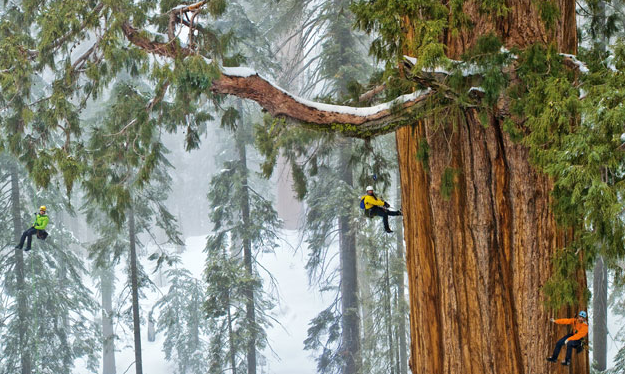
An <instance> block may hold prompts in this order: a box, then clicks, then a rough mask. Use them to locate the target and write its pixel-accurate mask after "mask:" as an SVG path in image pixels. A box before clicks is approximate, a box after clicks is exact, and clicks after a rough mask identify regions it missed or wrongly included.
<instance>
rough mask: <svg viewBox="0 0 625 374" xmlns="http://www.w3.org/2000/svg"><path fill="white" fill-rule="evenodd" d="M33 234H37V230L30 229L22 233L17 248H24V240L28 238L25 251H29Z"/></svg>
mask: <svg viewBox="0 0 625 374" xmlns="http://www.w3.org/2000/svg"><path fill="white" fill-rule="evenodd" d="M35 234H37V229H36V228H34V227H31V228H29V229H28V230H26V231H24V233H23V234H22V238H21V239H20V244H18V245H17V247H18V248H20V249H22V248H23V247H24V240H26V238H28V240H26V250H27V251H29V250H30V245H31V243H32V241H33V235H35Z"/></svg>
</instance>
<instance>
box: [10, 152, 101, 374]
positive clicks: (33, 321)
mask: <svg viewBox="0 0 625 374" xmlns="http://www.w3.org/2000/svg"><path fill="white" fill-rule="evenodd" d="M17 165H18V164H17V160H15V159H14V158H13V157H11V156H9V155H8V154H7V153H2V154H0V170H2V173H1V174H0V186H2V187H1V188H0V206H1V207H2V209H3V210H4V211H5V212H11V207H12V205H13V204H18V205H20V203H21V210H20V211H19V215H20V216H21V223H22V226H23V228H22V229H23V230H26V229H27V228H28V227H29V225H31V224H32V222H33V214H32V212H34V211H36V210H37V208H38V206H39V205H41V202H43V201H45V202H46V203H45V204H46V206H47V207H48V212H49V214H50V216H51V217H52V219H51V223H50V224H49V226H48V227H47V228H46V230H47V231H49V232H50V234H51V235H50V237H48V239H47V240H46V241H41V240H38V239H37V238H36V237H33V243H32V250H31V251H30V252H22V251H21V250H13V249H12V247H13V245H15V244H16V243H14V240H15V237H14V235H12V234H13V231H14V230H13V227H12V226H13V224H12V222H11V214H3V215H2V217H1V218H0V225H1V226H0V227H2V228H3V230H2V237H3V239H4V243H7V244H5V245H4V246H3V253H4V255H3V256H2V260H1V261H2V268H3V269H4V271H3V272H2V278H1V279H0V282H1V287H2V290H3V291H2V294H3V299H2V300H3V302H2V307H1V308H0V320H1V321H2V324H0V335H1V336H3V338H2V339H1V340H0V350H2V359H1V360H0V373H6V374H9V373H16V372H24V370H28V369H25V368H24V367H23V366H22V365H23V364H24V363H25V361H24V360H23V358H22V357H21V356H23V355H24V353H25V352H24V351H23V350H22V349H21V347H22V345H21V343H22V342H20V335H21V334H20V326H19V320H20V319H21V318H24V319H25V320H26V321H27V329H26V331H25V334H24V336H23V339H24V341H23V343H24V345H23V347H26V349H28V357H29V358H28V360H29V364H30V369H29V370H32V372H33V373H67V374H69V373H72V372H73V370H74V368H75V367H74V365H75V360H77V359H79V358H83V359H84V360H85V362H86V363H87V367H88V369H90V370H92V371H93V372H95V371H96V370H97V366H98V358H99V357H98V356H99V355H98V349H99V347H100V339H99V338H100V336H99V334H98V332H97V331H98V330H97V328H96V326H95V324H94V322H93V318H92V317H93V314H94V313H96V311H97V302H96V301H95V300H94V299H93V295H92V293H91V292H90V291H89V289H88V288H87V286H86V285H85V284H84V279H85V276H86V274H87V271H86V269H85V266H84V260H83V259H81V258H79V256H78V255H77V254H76V253H74V251H73V247H74V245H75V244H77V243H76V239H75V236H74V234H73V233H72V232H71V231H70V230H69V229H68V228H67V227H66V226H65V222H63V219H62V216H63V215H64V214H66V213H64V212H63V211H64V210H65V209H66V207H67V206H68V204H67V201H65V200H64V199H63V194H62V193H60V191H59V190H58V189H54V188H51V189H50V190H47V191H42V192H37V191H36V190H35V189H34V188H33V185H32V183H31V181H29V180H28V178H27V174H26V171H25V170H24V169H23V168H19V167H18V166H17ZM13 168H15V170H18V173H17V175H18V179H19V181H18V184H17V187H18V188H19V200H20V201H19V202H16V201H11V200H12V197H11V192H12V191H11V189H12V188H13V187H15V186H13V187H12V184H11V183H10V181H11V173H10V172H7V171H9V170H11V169H13ZM17 234H18V235H20V234H21V232H19V233H17ZM18 237H19V236H18ZM18 251H19V252H18ZM19 255H22V261H19V260H18V256H19ZM20 262H21V265H19V263H20ZM19 266H23V269H21V271H22V272H23V275H24V279H23V280H24V285H23V286H22V287H21V286H20V285H19V283H18V274H17V273H18V267H19ZM19 300H24V303H23V304H24V308H20V307H19V302H18V301H19ZM70 316H71V318H70Z"/></svg>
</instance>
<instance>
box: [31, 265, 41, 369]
mask: <svg viewBox="0 0 625 374" xmlns="http://www.w3.org/2000/svg"><path fill="white" fill-rule="evenodd" d="M34 262H35V259H34V254H33V255H31V256H30V279H31V282H30V283H31V286H32V287H31V288H32V292H31V297H32V298H33V308H34V310H35V327H34V332H35V336H34V339H35V359H34V360H33V366H34V367H35V373H39V366H38V365H37V361H39V333H38V331H37V330H38V329H39V319H38V318H39V315H38V313H37V297H35V282H36V278H35V270H34V267H33V263H34Z"/></svg>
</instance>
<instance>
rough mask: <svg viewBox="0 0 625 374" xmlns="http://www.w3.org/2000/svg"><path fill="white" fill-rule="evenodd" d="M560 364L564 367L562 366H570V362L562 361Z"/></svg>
mask: <svg viewBox="0 0 625 374" xmlns="http://www.w3.org/2000/svg"><path fill="white" fill-rule="evenodd" d="M561 364H562V365H564V366H570V365H571V361H567V360H564V361H562V362H561Z"/></svg>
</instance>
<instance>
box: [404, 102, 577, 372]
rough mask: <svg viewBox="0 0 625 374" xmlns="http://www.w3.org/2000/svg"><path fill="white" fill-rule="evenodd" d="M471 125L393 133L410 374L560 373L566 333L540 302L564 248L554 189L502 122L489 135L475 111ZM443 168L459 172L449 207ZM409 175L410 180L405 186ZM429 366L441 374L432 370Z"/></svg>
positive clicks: (469, 117) (470, 115)
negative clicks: (560, 341)
mask: <svg viewBox="0 0 625 374" xmlns="http://www.w3.org/2000/svg"><path fill="white" fill-rule="evenodd" d="M466 118H467V120H466V123H464V124H463V125H462V126H458V127H457V128H456V130H455V131H456V132H455V133H452V134H451V135H450V133H443V132H442V130H440V129H439V130H438V131H429V129H428V128H425V129H424V128H423V127H422V126H423V125H420V126H421V127H419V126H418V127H417V133H416V134H415V135H414V136H412V137H411V138H412V139H410V138H407V137H406V136H405V135H406V134H405V133H402V132H403V131H406V130H402V131H400V132H398V134H397V141H398V148H399V149H400V151H399V157H400V165H402V166H401V168H402V170H401V172H402V185H403V187H404V189H403V191H402V195H403V198H404V202H403V204H404V207H405V212H406V216H405V217H404V224H405V232H406V245H407V262H408V270H409V282H410V284H409V286H410V292H411V295H412V297H411V307H412V313H411V326H412V328H413V329H416V330H413V334H412V337H413V342H412V352H413V353H412V356H411V367H412V370H413V372H415V373H421V372H436V373H457V372H462V373H480V374H482V373H493V374H494V373H527V374H529V373H543V372H548V371H549V370H556V371H557V370H562V369H560V368H559V367H556V366H554V367H550V366H548V365H546V361H545V360H544V357H543V356H545V352H548V351H549V350H550V349H552V346H553V343H554V342H555V340H556V338H557V336H559V335H561V333H563V332H562V331H559V330H558V331H555V330H553V329H552V330H549V325H548V320H549V315H548V314H549V313H548V312H547V311H545V309H544V306H543V296H542V295H541V287H542V286H543V285H544V284H545V282H546V280H547V279H548V277H549V274H550V273H551V266H550V256H551V255H552V253H553V252H554V251H555V249H556V248H558V247H561V246H563V245H564V243H565V240H566V238H565V237H564V235H563V234H562V233H559V231H558V230H557V228H556V225H555V220H554V218H553V211H552V209H551V207H550V205H549V204H550V201H549V191H550V189H551V186H552V183H551V182H550V181H549V179H548V178H546V177H545V176H542V175H540V174H538V172H536V171H535V170H534V169H533V168H532V167H531V166H530V164H529V162H528V161H527V160H528V157H527V156H528V155H527V150H525V149H524V148H523V147H522V146H521V145H519V144H515V143H513V142H511V141H510V140H509V137H508V135H507V134H506V133H505V132H503V131H502V129H501V127H500V123H498V122H493V123H491V124H489V125H488V126H486V127H485V126H483V125H482V124H481V123H479V121H478V119H477V118H478V116H477V114H476V113H467V117H466ZM420 131H421V132H420ZM406 132H407V131H406ZM407 133H408V135H409V134H410V133H409V132H407ZM420 136H425V138H426V140H427V142H428V145H429V159H428V163H427V166H428V170H429V172H427V173H426V172H425V171H424V170H423V168H422V167H421V162H420V161H419V160H417V159H416V158H415V152H416V150H417V145H416V144H417V143H418V141H419V140H418V139H420ZM404 163H407V164H408V165H405V164H404ZM447 167H451V168H453V169H455V170H456V171H457V173H456V174H455V189H454V191H453V193H452V195H451V197H450V198H449V199H445V198H444V197H443V196H442V194H441V180H442V177H441V176H442V175H443V174H444V171H445V169H446V168H447ZM406 173H412V174H410V179H408V181H407V180H406ZM436 287H438V288H436ZM436 308H438V309H436ZM436 323H438V324H439V325H438V327H436V326H434V325H435V324H436ZM545 331H547V332H548V333H547V334H545ZM433 336H434V339H432V337H433ZM434 352H438V353H434ZM435 354H438V356H434V355H435ZM431 357H440V358H439V359H436V360H432V359H431ZM580 362H583V360H582V361H580ZM431 365H442V367H441V366H439V368H440V369H438V370H435V371H433V370H432V366H431Z"/></svg>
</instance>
